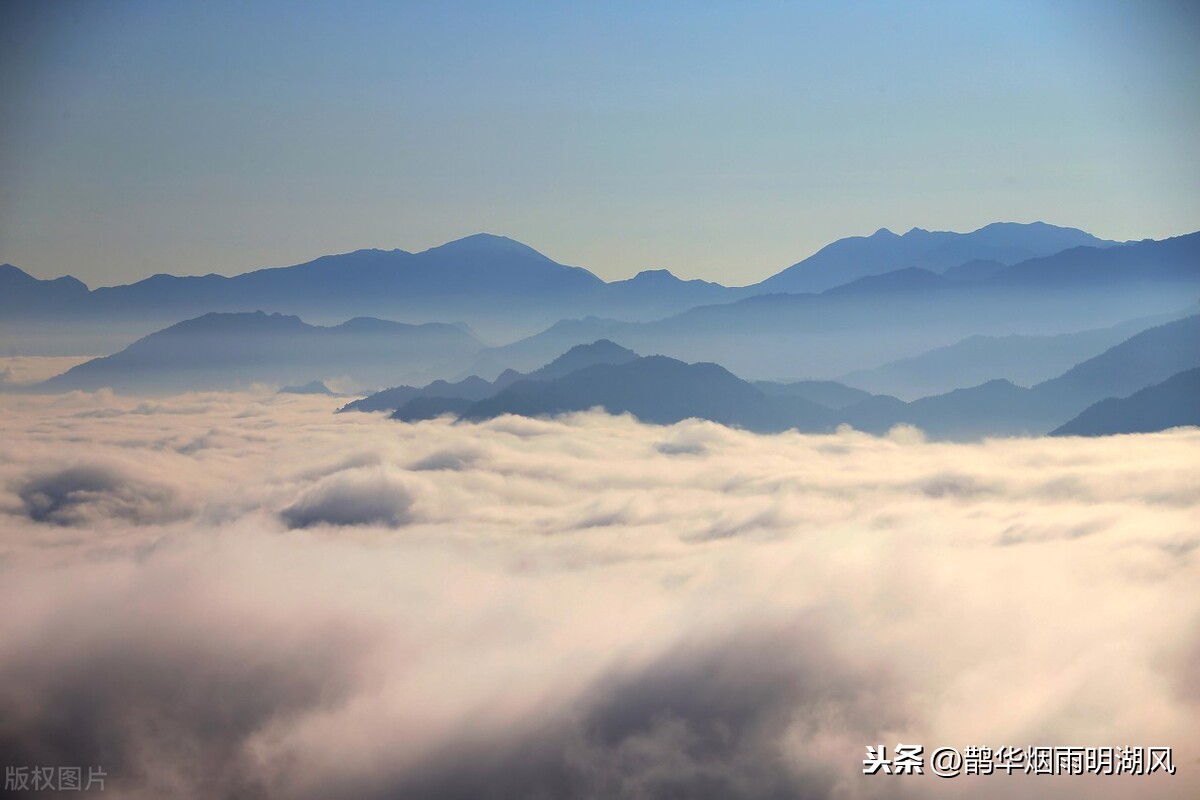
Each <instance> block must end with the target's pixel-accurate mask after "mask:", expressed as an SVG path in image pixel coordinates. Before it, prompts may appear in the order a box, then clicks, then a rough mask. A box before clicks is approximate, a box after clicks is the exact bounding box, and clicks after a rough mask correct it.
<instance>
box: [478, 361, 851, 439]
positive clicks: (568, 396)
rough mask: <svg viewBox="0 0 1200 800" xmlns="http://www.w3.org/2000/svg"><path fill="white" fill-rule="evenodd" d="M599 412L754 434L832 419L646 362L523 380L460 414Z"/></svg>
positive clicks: (695, 369)
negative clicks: (705, 423)
mask: <svg viewBox="0 0 1200 800" xmlns="http://www.w3.org/2000/svg"><path fill="white" fill-rule="evenodd" d="M591 408H602V409H604V410H605V411H607V412H608V413H610V414H632V415H633V416H635V417H637V418H638V419H640V420H642V421H643V422H651V423H659V424H669V423H673V422H679V421H681V420H684V419H688V418H692V417H696V418H700V419H707V420H712V421H714V422H720V423H722V424H725V425H735V426H738V427H743V428H747V429H749V430H754V431H781V430H786V429H788V428H802V429H804V430H828V429H831V428H832V426H833V425H834V424H835V423H836V415H835V414H834V413H833V412H832V411H831V410H830V409H828V408H825V407H823V406H820V405H818V404H816V403H814V402H812V401H811V400H806V399H804V398H803V397H799V396H788V395H774V396H771V395H767V394H765V393H764V392H762V391H761V390H759V389H757V388H756V387H754V386H753V385H752V384H749V383H747V382H746V381H743V380H741V379H740V378H738V377H736V376H735V375H733V374H732V373H731V372H729V371H728V370H726V369H725V368H724V367H721V366H718V365H717V364H705V363H701V364H685V363H684V362H682V361H678V360H676V359H673V358H667V357H666V356H645V357H642V358H636V359H634V360H632V361H627V362H625V363H623V364H598V365H595V366H591V367H584V368H583V369H579V370H576V371H574V372H571V373H569V374H567V375H565V376H563V377H561V378H555V379H553V380H548V381H538V380H522V381H518V382H516V383H514V384H512V385H511V386H509V387H508V388H506V389H503V390H501V391H500V392H499V393H497V394H496V395H494V396H493V397H490V398H488V399H486V400H480V401H479V402H476V403H473V404H471V405H470V406H469V407H467V408H466V409H465V410H464V411H462V412H461V418H462V419H465V420H480V419H489V418H491V417H497V416H500V415H503V414H518V415H522V416H532V417H538V416H553V415H557V414H563V413H567V412H572V411H585V410H588V409H591Z"/></svg>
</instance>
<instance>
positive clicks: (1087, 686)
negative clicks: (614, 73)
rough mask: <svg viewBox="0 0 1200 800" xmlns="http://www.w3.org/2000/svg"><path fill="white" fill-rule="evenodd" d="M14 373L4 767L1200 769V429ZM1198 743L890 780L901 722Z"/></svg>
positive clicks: (618, 779) (4, 451)
mask: <svg viewBox="0 0 1200 800" xmlns="http://www.w3.org/2000/svg"><path fill="white" fill-rule="evenodd" d="M334 402H335V401H331V400H329V399H328V398H319V397H318V398H313V397H303V396H279V397H266V396H255V395H233V394H213V395H190V396H183V397H178V398H172V399H169V400H155V401H141V400H138V399H131V398H117V397H113V396H112V395H110V394H106V393H98V394H72V395H64V396H60V397H55V398H38V397H5V398H0V404H2V406H3V412H4V413H3V415H2V416H0V529H2V530H3V536H2V538H0V548H2V549H0V570H2V573H0V604H2V607H3V608H4V609H5V613H4V614H3V615H0V763H3V764H4V765H6V766H8V765H30V766H32V765H90V764H96V765H103V766H104V767H105V769H106V771H107V772H108V775H109V778H108V780H107V790H108V791H110V792H116V793H117V796H121V797H132V798H151V797H164V796H171V797H180V798H191V797H195V798H200V797H205V798H211V797H229V798H245V797H268V798H270V797H281V798H301V799H303V798H325V797H332V796H338V797H353V798H384V797H430V798H433V797H437V798H456V797H462V798H468V797H469V798H491V797H494V798H509V797H545V798H659V797H685V798H687V797H696V798H713V797H716V798H720V797H730V798H735V797H736V798H740V797H745V798H776V797H778V798H807V797H812V798H826V797H838V798H874V797H897V796H899V797H925V796H940V797H1010V796H1016V795H1030V796H1033V795H1046V794H1048V793H1056V796H1064V797H1112V798H1118V797H1126V796H1129V795H1130V794H1131V793H1133V792H1140V793H1147V794H1150V795H1153V796H1161V797H1179V798H1183V797H1193V796H1195V795H1196V794H1197V792H1198V791H1200V778H1198V777H1197V776H1198V775H1200V762H1197V761H1196V759H1195V755H1194V754H1195V752H1196V750H1197V746H1198V745H1200V733H1198V732H1197V730H1196V726H1195V720H1196V719H1197V718H1198V717H1200V693H1198V692H1197V689H1196V687H1197V686H1200V593H1198V592H1197V591H1196V588H1195V587H1196V586H1198V585H1200V547H1198V545H1200V530H1198V529H1197V527H1196V524H1195V521H1196V519H1197V511H1198V506H1200V470H1197V469H1196V467H1197V466H1198V465H1197V456H1196V453H1197V452H1200V449H1198V448H1200V432H1197V431H1195V430H1191V431H1187V430H1183V431H1175V432H1170V433H1166V434H1154V435H1141V436H1128V437H1114V438H1110V439H1097V440H1076V439H1062V440H1059V439H1056V440H1044V439H1014V440H993V441H985V442H982V443H977V444H970V445H962V444H933V443H927V442H925V441H924V440H923V438H922V437H921V436H920V433H919V432H918V431H914V430H911V429H899V430H897V431H894V432H893V433H892V434H891V435H890V436H888V437H883V438H877V437H871V436H867V435H862V434H858V433H854V432H850V431H847V432H843V433H838V434H835V435H830V436H808V435H800V434H782V435H776V436H758V435H753V434H748V433H744V432H740V431H735V430H730V429H727V428H723V427H721V426H719V425H715V424H711V423H706V422H686V423H681V424H678V425H674V426H668V427H658V426H647V425H642V424H640V423H638V422H636V421H634V420H632V419H629V418H621V417H609V416H605V415H600V414H580V415H575V416H571V417H568V418H564V419H561V420H557V421H542V420H529V419H521V418H511V417H510V418H501V419H497V420H493V421H490V422H487V423H483V424H478V425H454V424H450V423H449V422H446V421H443V420H438V421H432V422H424V423H419V424H411V425H409V424H401V423H395V422H389V421H387V420H385V419H382V418H381V417H379V416H376V415H370V414H344V415H333V414H332V413H331V411H332V410H333V403H334ZM897 742H915V743H921V744H924V745H925V746H926V748H927V751H929V750H932V749H933V748H936V747H940V746H952V747H956V748H958V749H960V750H961V749H962V748H964V747H966V746H971V745H978V746H984V747H1000V746H1005V745H1014V746H1022V747H1023V746H1030V745H1064V746H1065V745H1081V746H1097V745H1099V746H1104V745H1126V744H1128V745H1140V746H1171V747H1173V748H1174V753H1175V761H1176V764H1177V766H1178V773H1177V774H1176V775H1174V776H1162V775H1155V776H1149V777H1107V778H1105V777H1099V778H1097V777H1037V776H1030V777H1018V776H1014V777H1011V778H1010V777H1005V776H1003V775H993V776H989V777H971V778H968V777H960V778H956V779H951V780H941V779H938V778H936V777H934V776H933V775H929V774H926V775H922V776H879V775H876V776H870V777H866V776H863V775H862V760H863V758H864V755H865V746H866V745H868V744H871V745H874V744H880V743H883V744H886V745H888V747H889V748H891V747H893V746H894V745H895V744H896V743H897Z"/></svg>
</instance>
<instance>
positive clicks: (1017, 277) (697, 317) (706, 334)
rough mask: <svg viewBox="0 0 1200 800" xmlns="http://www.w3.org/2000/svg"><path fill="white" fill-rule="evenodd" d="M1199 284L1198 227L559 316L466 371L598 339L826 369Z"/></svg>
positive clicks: (801, 373) (1061, 326) (1153, 302)
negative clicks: (1009, 258) (966, 268)
mask: <svg viewBox="0 0 1200 800" xmlns="http://www.w3.org/2000/svg"><path fill="white" fill-rule="evenodd" d="M1093 266H1094V267H1095V269H1094V270H1093V269H1092V267H1093ZM1093 273H1094V274H1093ZM1197 293H1200V233H1194V234H1189V235H1187V236H1181V237H1176V238H1174V239H1167V240H1162V241H1145V242H1135V243H1132V244H1122V245H1114V246H1111V247H1107V248H1088V247H1082V248H1074V249H1071V250H1067V251H1063V252H1061V253H1058V254H1056V255H1054V256H1050V257H1046V258H1039V259H1035V260H1033V261H1024V262H1020V263H1018V264H1015V265H1012V266H1007V267H1004V269H1002V270H1001V271H1000V272H998V273H996V274H994V275H992V276H991V277H986V278H981V279H978V280H968V281H963V280H950V279H947V278H945V277H944V276H938V275H936V274H933V273H929V272H928V271H921V270H915V269H912V270H898V271H896V272H895V273H891V274H887V275H881V276H869V277H867V278H863V279H860V280H859V281H856V282H851V283H850V284H845V285H843V286H841V287H837V288H835V289H833V290H830V291H826V292H824V293H822V294H766V295H756V296H752V297H748V298H745V299H742V300H738V301H735V302H732V303H723V304H714V305H704V306H698V307H696V308H692V309H689V310H687V311H684V312H682V313H680V314H676V315H674V316H671V317H666V318H664V319H660V320H656V321H653V322H637V323H633V322H626V321H620V320H613V319H603V318H597V317H589V318H584V319H577V320H563V321H561V322H559V323H556V324H555V325H553V326H551V327H550V328H547V329H546V330H544V331H542V332H541V333H538V334H535V335H534V336H531V337H526V338H525V339H521V340H518V341H516V342H513V343H511V344H508V345H504V346H502V347H497V348H490V349H488V350H486V351H484V352H483V353H482V354H481V355H480V357H479V359H478V361H477V362H476V364H475V365H473V367H472V371H473V372H477V373H478V374H480V375H483V376H484V377H489V375H488V374H487V373H488V370H490V369H494V368H495V366H496V365H505V366H511V367H513V368H516V369H530V368H532V367H533V366H535V365H536V364H538V363H542V362H544V361H545V360H546V359H547V358H551V357H553V355H554V354H555V353H556V352H562V351H563V350H564V349H566V348H567V347H570V346H571V345H573V344H577V343H581V342H585V341H590V340H592V339H595V338H599V337H605V338H609V339H612V340H613V341H615V342H617V343H619V344H621V345H623V346H625V347H629V348H631V349H633V350H636V351H638V352H655V353H661V354H663V355H668V356H671V357H672V358H678V359H680V360H683V361H689V362H696V361H713V362H716V363H719V364H722V365H724V366H726V367H727V368H729V369H731V370H733V371H734V372H735V373H736V374H738V375H742V376H745V377H748V378H766V377H772V376H779V375H789V376H795V377H809V378H835V377H837V376H841V375H845V374H847V373H848V372H850V371H853V370H856V369H866V368H872V367H875V366H877V365H879V364H880V363H886V362H889V361H895V360H899V359H904V358H911V357H913V356H915V355H918V354H921V353H923V352H927V351H929V350H932V349H934V348H938V347H945V346H948V345H952V344H955V343H957V342H960V341H962V340H963V339H965V338H967V337H970V336H976V335H980V336H993V337H995V336H1006V335H1010V334H1014V333H1016V334H1020V335H1023V336H1049V335H1056V334H1059V333H1068V332H1078V331H1085V330H1095V329H1101V328H1107V327H1111V326H1114V325H1117V324H1120V323H1123V322H1126V321H1128V320H1130V319H1134V318H1138V317H1153V316H1156V315H1161V314H1166V313H1171V312H1174V311H1176V310H1178V308H1179V306H1180V303H1181V298H1184V299H1185V300H1184V301H1186V298H1190V297H1194V296H1196V295H1197Z"/></svg>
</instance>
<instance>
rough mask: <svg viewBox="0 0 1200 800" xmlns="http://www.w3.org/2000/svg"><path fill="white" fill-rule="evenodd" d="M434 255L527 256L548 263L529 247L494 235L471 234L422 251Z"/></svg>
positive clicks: (546, 259) (544, 257)
mask: <svg viewBox="0 0 1200 800" xmlns="http://www.w3.org/2000/svg"><path fill="white" fill-rule="evenodd" d="M434 253H437V254H439V255H444V256H469V257H480V256H487V257H495V256H528V257H532V258H538V259H541V260H543V261H550V259H549V258H548V257H546V256H544V255H542V254H541V253H539V252H538V251H537V250H534V249H533V248H532V247H530V246H529V245H527V244H522V243H521V242H518V241H517V240H516V239H510V238H508V237H507V236H498V235H496V234H494V233H473V234H471V235H470V236H464V237H463V238H461V239H455V240H454V241H450V242H446V243H445V244H443V245H438V246H437V247H431V248H429V249H428V250H425V251H423V253H422V254H425V255H432V254H434Z"/></svg>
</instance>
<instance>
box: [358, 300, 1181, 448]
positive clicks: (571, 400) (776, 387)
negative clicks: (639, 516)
mask: <svg viewBox="0 0 1200 800" xmlns="http://www.w3.org/2000/svg"><path fill="white" fill-rule="evenodd" d="M588 347H593V345H586V346H583V348H588ZM595 347H597V352H606V351H611V352H615V353H622V354H623V360H621V361H620V362H619V363H593V364H590V365H588V364H587V362H588V360H589V359H587V358H582V357H570V358H568V356H569V355H570V353H568V355H565V356H562V357H560V359H557V360H556V361H558V362H559V363H563V364H569V365H570V366H574V367H578V368H577V369H574V370H573V371H572V370H570V369H559V370H550V369H546V368H543V369H542V370H538V371H535V372H534V373H531V374H530V375H529V376H525V377H522V378H520V379H519V380H515V381H513V382H511V383H509V384H508V385H507V386H501V385H498V384H493V389H494V392H493V393H492V394H491V395H490V396H488V397H485V398H483V399H468V398H465V397H455V398H431V397H414V398H413V399H411V400H410V401H409V403H408V404H406V406H404V407H401V408H399V409H397V411H396V412H395V413H394V414H393V417H394V418H396V419H401V420H405V421H413V420H418V419H427V418H429V417H433V416H439V415H442V414H452V415H454V416H456V417H458V418H459V419H462V420H481V419H489V418H492V417H497V416H501V415H504V414H516V415H522V416H554V415H557V414H563V413H568V412H574V411H584V410H587V409H591V408H597V407H598V408H603V409H604V410H606V411H608V412H609V413H613V414H622V413H630V414H633V415H634V416H636V417H637V418H638V419H641V420H643V421H645V422H652V423H662V424H668V423H672V422H678V421H680V420H682V419H687V418H689V417H698V418H702V419H708V420H712V421H714V422H720V423H722V424H727V425H735V426H739V427H744V428H747V429H749V430H754V431H761V432H774V431H782V430H787V429H792V428H794V429H798V430H801V431H807V432H827V431H830V430H832V429H834V428H835V427H836V426H837V425H840V424H848V425H850V426H852V427H854V428H856V429H858V430H862V431H866V432H868V433H876V434H882V433H885V432H887V431H888V430H890V429H892V428H893V427H895V426H897V425H902V424H910V425H914V426H916V427H919V428H921V429H922V430H924V431H926V432H927V433H928V434H929V435H930V436H932V437H933V438H936V439H974V438H979V437H982V436H1010V435H1038V434H1042V433H1045V432H1047V431H1049V430H1053V429H1056V428H1059V426H1061V425H1063V423H1064V422H1065V421H1066V420H1069V419H1071V418H1072V417H1074V416H1075V415H1077V414H1079V413H1080V412H1081V411H1082V410H1083V409H1085V408H1087V407H1088V406H1089V405H1091V404H1093V403H1096V402H1097V401H1098V400H1101V399H1103V398H1104V397H1107V396H1118V397H1123V396H1126V395H1131V394H1134V393H1136V392H1138V391H1139V390H1141V389H1142V388H1144V387H1146V386H1148V385H1153V384H1157V383H1159V382H1161V381H1163V380H1164V379H1166V378H1169V377H1170V376H1172V375H1175V374H1176V373H1179V372H1182V371H1185V370H1188V369H1200V315H1194V316H1191V317H1187V318H1184V319H1181V320H1177V321H1174V322H1170V323H1167V324H1165V325H1161V326H1157V327H1154V328H1150V329H1149V330H1146V331H1143V332H1141V333H1138V334H1136V335H1135V336H1132V337H1130V338H1129V339H1127V340H1126V341H1124V342H1121V343H1120V344H1118V345H1116V346H1114V347H1111V348H1109V349H1108V350H1106V351H1104V352H1103V353H1101V354H1100V355H1098V356H1096V357H1095V358H1092V359H1088V360H1087V361H1084V362H1082V363H1080V364H1077V365H1075V366H1074V367H1072V368H1071V369H1069V370H1067V371H1066V372H1064V373H1062V374H1061V375H1059V376H1058V377H1056V378H1054V379H1052V380H1049V381H1044V382H1042V383H1040V384H1038V385H1036V386H1034V387H1032V388H1029V389H1026V388H1023V387H1020V386H1016V385H1014V384H1013V383H1011V382H1010V381H1006V380H991V381H986V382H984V383H982V384H979V385H977V386H972V387H969V388H962V389H955V390H953V391H950V392H946V393H943V394H939V395H933V396H929V397H923V398H921V399H919V400H915V401H913V402H911V403H906V402H904V401H902V400H898V399H896V398H894V397H889V396H886V395H868V394H866V393H865V392H861V391H860V390H856V389H853V388H850V387H846V386H843V385H840V384H836V383H832V382H800V383H797V384H792V385H787V384H778V383H771V382H760V383H758V384H751V383H749V382H746V381H744V380H742V379H740V378H738V377H737V376H736V375H734V374H733V373H731V372H729V371H728V370H726V369H725V368H724V367H721V366H719V365H717V364H712V363H703V362H701V363H692V364H688V363H686V362H683V361H680V360H678V359H673V358H669V357H666V356H660V355H656V356H645V357H637V356H636V355H635V354H633V353H630V352H629V351H627V350H624V349H623V348H619V347H617V346H615V345H613V344H612V343H611V342H604V343H602V345H601V343H597V344H596V345H595ZM572 352H575V353H583V352H586V351H585V350H581V349H579V348H577V349H576V350H575V351H572ZM534 376H539V377H536V378H535V377H534ZM1172 386H1173V385H1172ZM1172 386H1168V390H1164V391H1170V390H1172ZM1181 386H1182V388H1176V389H1174V391H1175V394H1174V395H1172V397H1174V400H1172V401H1171V402H1174V403H1175V405H1176V406H1178V404H1179V403H1178V400H1179V397H1180V396H1185V397H1186V396H1187V393H1188V392H1190V391H1191V388H1190V387H1191V383H1189V382H1187V381H1186V380H1183V382H1182V383H1181ZM1135 396H1136V395H1135ZM368 399H369V398H368ZM1189 399H1190V400H1191V405H1193V406H1196V405H1200V403H1197V402H1196V401H1197V400H1200V397H1197V396H1196V395H1194V394H1193V395H1190V398H1189ZM821 400H824V402H820V401H821ZM1160 405H1161V404H1160ZM1174 407H1175V406H1173V407H1172V408H1174ZM1155 408H1158V406H1155ZM1176 418H1178V419H1187V418H1190V417H1188V416H1187V415H1186V414H1183V415H1180V414H1176Z"/></svg>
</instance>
